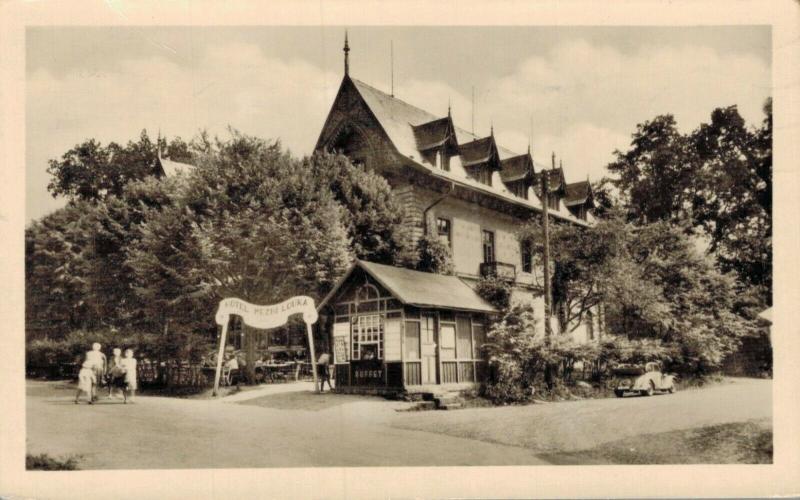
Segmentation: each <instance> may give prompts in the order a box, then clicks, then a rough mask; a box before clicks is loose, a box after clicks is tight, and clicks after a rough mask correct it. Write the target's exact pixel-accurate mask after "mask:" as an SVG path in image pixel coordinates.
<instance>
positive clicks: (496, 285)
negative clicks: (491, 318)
mask: <svg viewBox="0 0 800 500" xmlns="http://www.w3.org/2000/svg"><path fill="white" fill-rule="evenodd" d="M475 292H477V294H478V295H480V296H481V297H483V299H484V300H486V301H487V302H488V303H490V304H492V305H493V306H495V307H496V308H497V309H500V310H501V311H505V310H508V308H509V306H510V304H511V284H510V283H509V282H508V281H506V280H504V279H501V278H499V277H497V276H492V275H489V276H486V277H484V278H482V279H481V280H480V281H478V284H477V285H476V286H475Z"/></svg>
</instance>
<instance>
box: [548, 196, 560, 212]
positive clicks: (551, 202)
mask: <svg viewBox="0 0 800 500" xmlns="http://www.w3.org/2000/svg"><path fill="white" fill-rule="evenodd" d="M547 208H549V209H550V210H558V196H557V195H555V194H554V193H550V196H548V197H547Z"/></svg>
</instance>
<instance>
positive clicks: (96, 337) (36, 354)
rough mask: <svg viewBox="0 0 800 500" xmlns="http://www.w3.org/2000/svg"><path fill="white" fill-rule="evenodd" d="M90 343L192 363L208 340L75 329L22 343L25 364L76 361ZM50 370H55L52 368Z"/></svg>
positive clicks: (33, 368) (34, 368)
mask: <svg viewBox="0 0 800 500" xmlns="http://www.w3.org/2000/svg"><path fill="white" fill-rule="evenodd" d="M94 342H99V343H100V344H102V346H103V352H104V353H106V355H107V356H109V355H111V349H113V348H115V347H119V348H120V349H122V350H123V351H124V350H125V349H128V348H130V349H133V351H134V353H135V356H136V357H137V358H138V359H140V360H141V359H150V360H157V361H168V360H185V361H189V362H192V363H197V362H199V361H200V359H201V357H202V356H203V355H204V354H205V353H206V352H208V351H209V350H210V349H211V344H212V342H211V340H210V339H208V338H206V337H205V336H201V335H194V334H188V333H179V332H175V333H170V334H168V335H166V336H165V335H163V334H154V333H143V332H138V331H137V332H133V331H129V332H123V331H118V330H112V329H107V330H96V331H86V330H75V331H72V332H69V333H68V334H67V335H65V336H64V337H63V338H61V339H37V340H32V341H30V342H28V343H27V345H26V367H27V369H28V371H29V373H30V372H32V371H34V372H35V371H38V370H37V369H41V368H43V367H52V368H54V369H55V368H57V367H59V366H62V365H69V364H77V363H80V362H81V360H82V357H83V355H84V353H86V351H88V350H89V349H91V346H92V344H93V343H94ZM53 373H57V371H54V372H53Z"/></svg>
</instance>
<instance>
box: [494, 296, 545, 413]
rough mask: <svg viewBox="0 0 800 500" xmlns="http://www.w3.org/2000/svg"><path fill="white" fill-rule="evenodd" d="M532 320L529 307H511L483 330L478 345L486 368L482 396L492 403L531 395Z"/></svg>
mask: <svg viewBox="0 0 800 500" xmlns="http://www.w3.org/2000/svg"><path fill="white" fill-rule="evenodd" d="M535 323H536V321H535V318H534V316H533V311H532V309H530V308H522V307H512V308H510V309H507V310H506V311H505V312H504V314H503V316H502V317H501V318H500V319H499V320H498V321H496V322H495V323H494V324H493V325H492V326H491V328H490V329H489V331H488V332H487V335H486V343H485V344H484V345H483V347H482V349H483V354H484V356H485V357H486V361H487V364H488V369H489V377H488V380H487V383H486V390H485V396H486V397H487V398H489V399H490V400H492V401H493V402H494V403H496V404H507V403H518V402H524V401H528V400H529V399H530V398H532V397H533V393H534V391H533V384H534V381H535V377H534V375H535V374H534V373H533V371H534V370H533V368H534V364H535V360H533V359H532V351H533V346H534V343H535V341H534V336H533V332H534V327H535Z"/></svg>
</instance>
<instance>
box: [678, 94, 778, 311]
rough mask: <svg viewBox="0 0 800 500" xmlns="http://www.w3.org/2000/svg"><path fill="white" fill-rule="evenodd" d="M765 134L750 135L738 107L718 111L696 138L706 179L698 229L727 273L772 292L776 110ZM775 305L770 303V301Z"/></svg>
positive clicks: (700, 198)
mask: <svg viewBox="0 0 800 500" xmlns="http://www.w3.org/2000/svg"><path fill="white" fill-rule="evenodd" d="M764 112H765V114H766V117H765V119H764V123H763V125H762V128H761V129H759V130H756V131H753V130H750V129H748V128H747V126H746V125H745V122H744V119H743V118H742V117H741V116H740V115H739V112H738V110H737V108H736V106H730V107H728V108H720V109H715V110H714V111H713V112H712V113H711V121H710V123H708V124H702V125H700V127H698V129H697V130H695V131H694V133H693V134H692V136H691V140H692V142H693V145H694V149H695V150H696V151H697V157H698V162H699V165H700V171H701V174H700V175H699V176H698V186H699V189H698V191H699V196H698V197H697V198H698V199H697V203H696V206H695V225H697V226H700V227H702V229H703V231H704V232H705V234H707V235H708V237H709V251H710V252H711V253H713V254H714V255H715V256H716V257H717V260H718V262H719V264H720V266H721V267H722V269H723V270H726V271H735V272H736V273H737V274H738V275H739V276H740V277H741V279H742V281H744V282H746V283H750V284H752V285H755V286H759V287H763V288H765V289H766V290H770V289H771V287H772V244H771V238H772V105H771V102H768V103H767V104H766V105H765V107H764ZM767 295H769V294H768V293H767ZM770 300H771V299H770V298H769V297H767V301H770Z"/></svg>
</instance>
